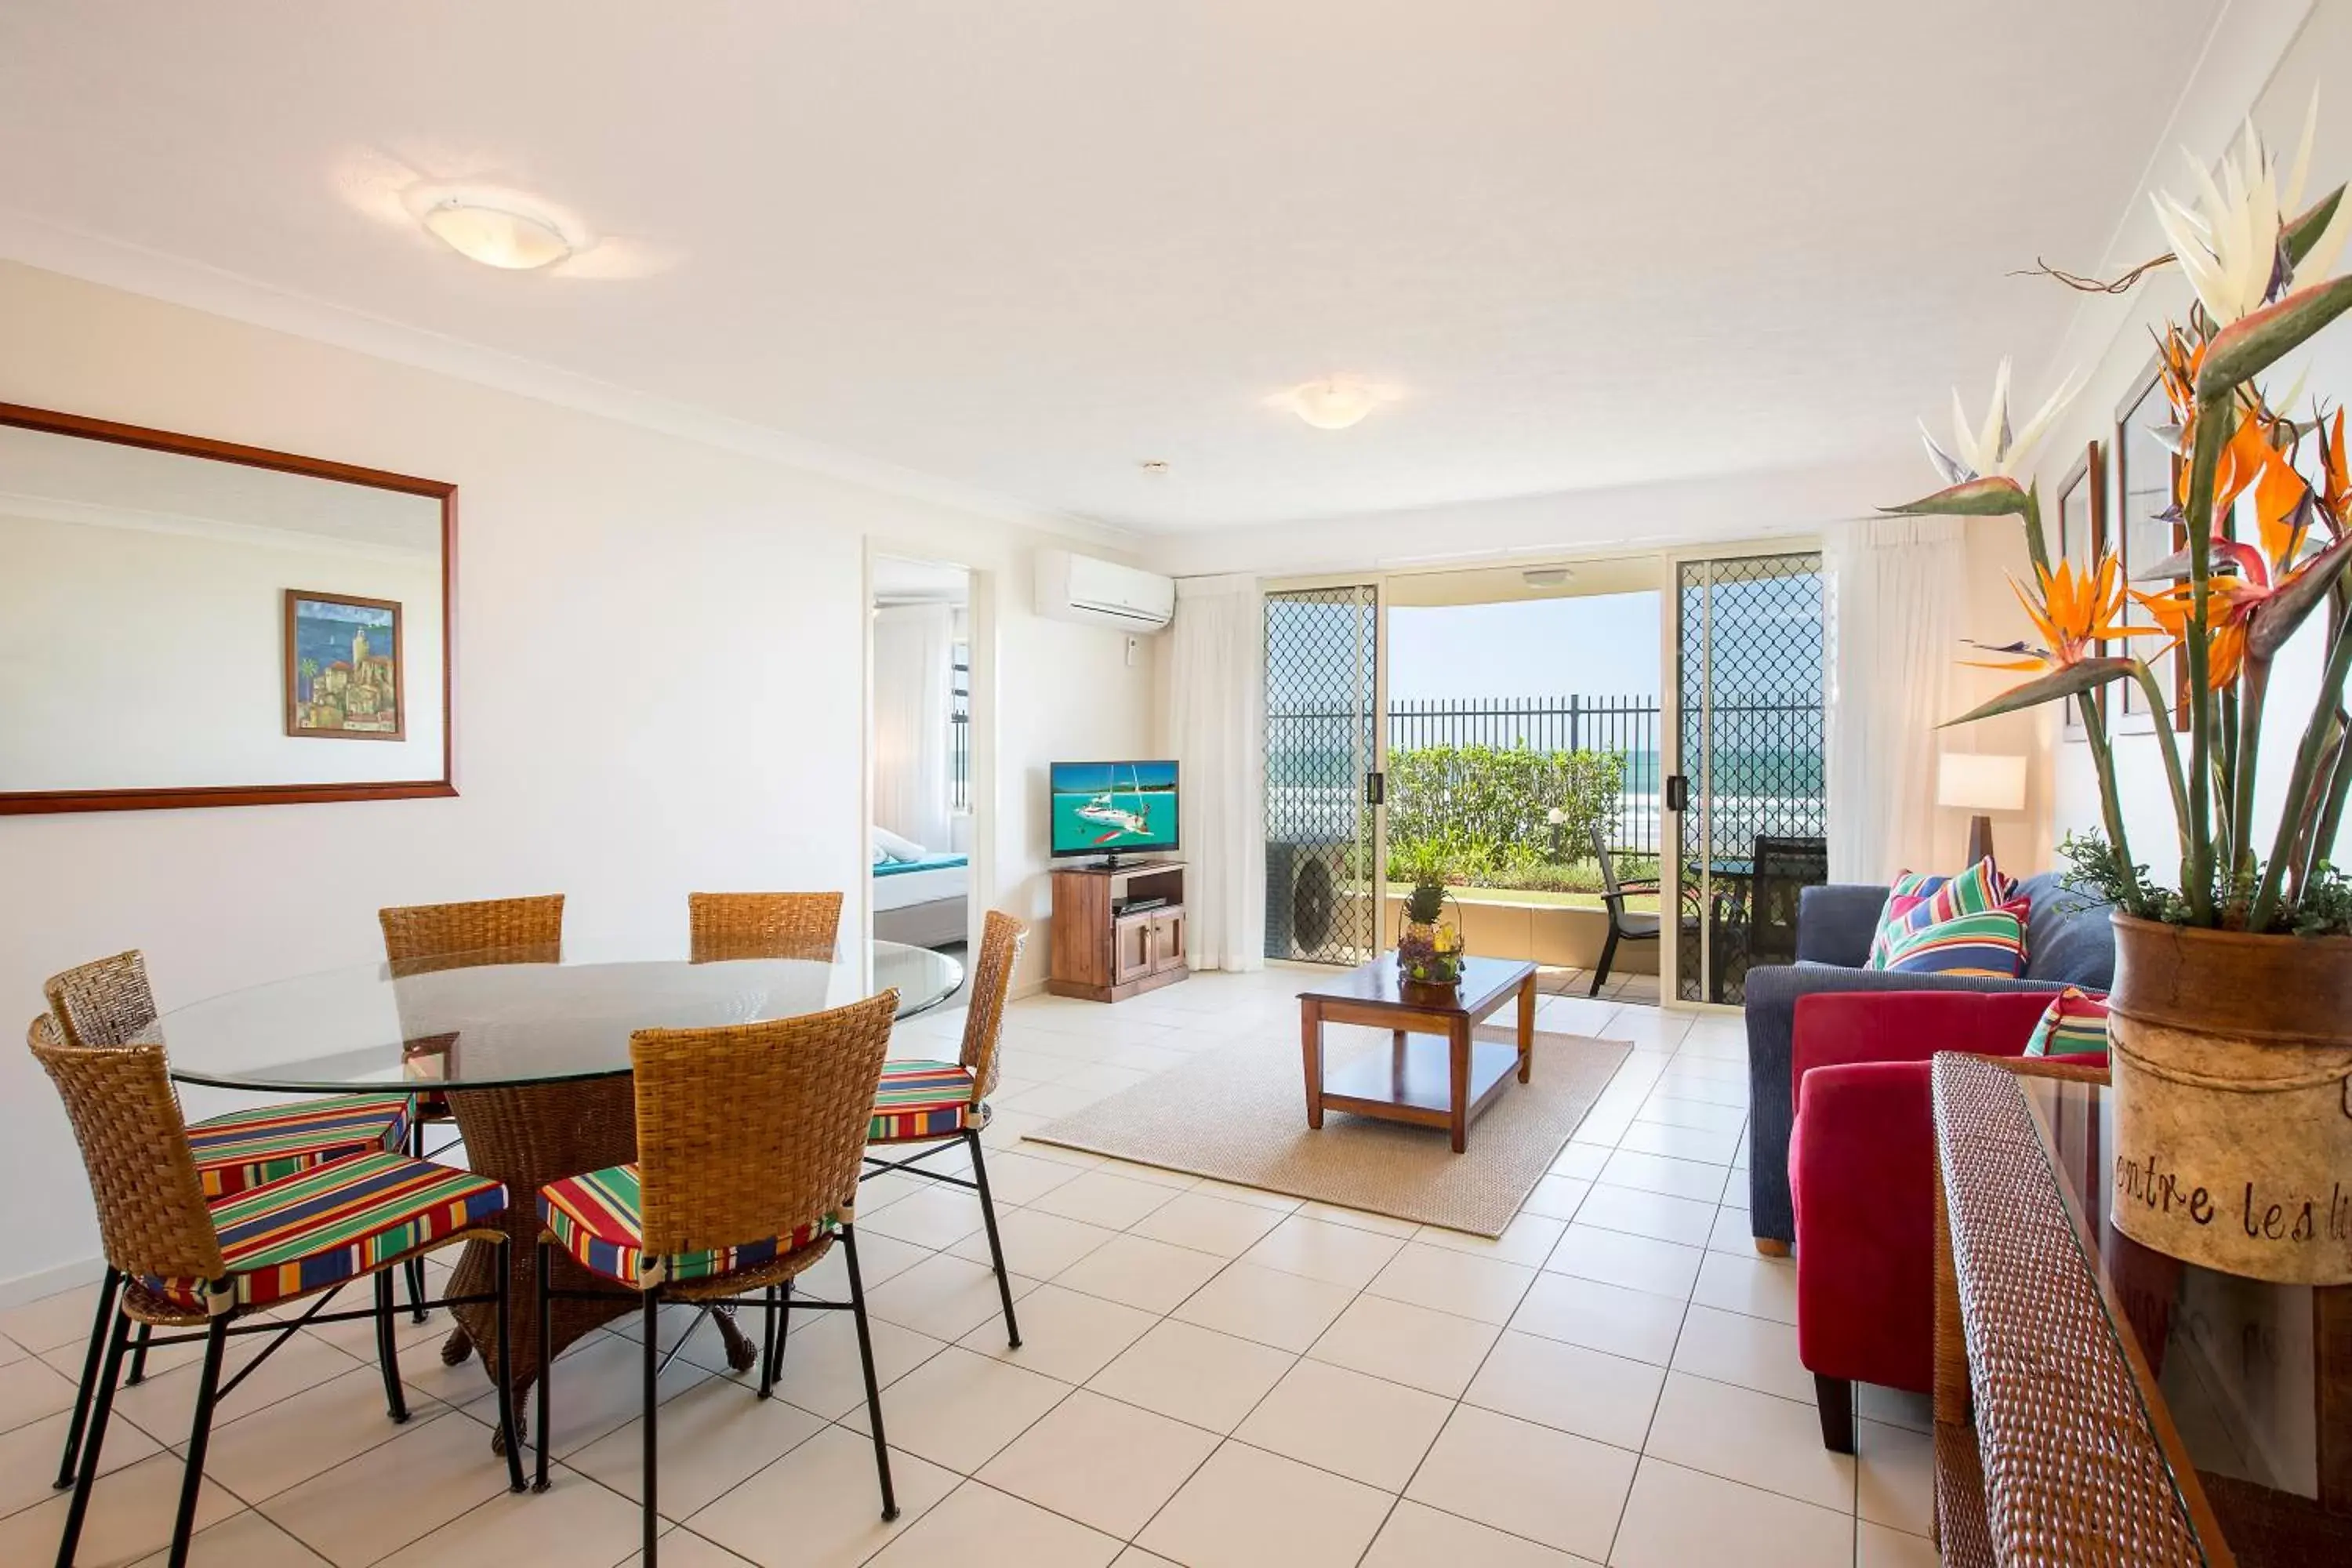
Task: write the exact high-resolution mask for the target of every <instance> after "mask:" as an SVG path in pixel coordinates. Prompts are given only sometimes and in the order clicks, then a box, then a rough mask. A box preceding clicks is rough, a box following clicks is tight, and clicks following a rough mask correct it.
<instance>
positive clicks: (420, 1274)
mask: <svg viewBox="0 0 2352 1568" xmlns="http://www.w3.org/2000/svg"><path fill="white" fill-rule="evenodd" d="M408 1157H409V1158H410V1159H412V1160H422V1159H423V1158H425V1119H424V1118H423V1117H422V1116H411V1117H410V1118H409V1119H408ZM400 1271H401V1273H402V1274H403V1275H404V1276H406V1277H407V1280H408V1317H409V1321H411V1322H416V1323H421V1322H423V1321H425V1319H426V1318H427V1317H429V1316H431V1315H432V1314H430V1313H429V1312H427V1311H426V1310H425V1259H424V1258H423V1257H422V1256H419V1257H415V1258H410V1259H409V1260H408V1261H407V1262H406V1263H404V1264H403V1265H401V1269H400Z"/></svg>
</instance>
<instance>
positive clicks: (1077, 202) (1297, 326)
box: [0, 0, 2221, 530]
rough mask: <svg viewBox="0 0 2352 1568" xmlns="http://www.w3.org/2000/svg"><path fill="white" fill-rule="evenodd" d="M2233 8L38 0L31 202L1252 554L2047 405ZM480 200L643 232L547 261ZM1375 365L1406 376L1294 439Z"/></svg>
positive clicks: (18, 126)
mask: <svg viewBox="0 0 2352 1568" xmlns="http://www.w3.org/2000/svg"><path fill="white" fill-rule="evenodd" d="M2220 9H2221V5H2220V4H2219V0H2069V3H2067V4H2063V5H2053V4H2051V3H2050V0H1974V3H1972V4H1969V5H1887V4H1885V0H1813V3H1809V4H1801V5H1756V4H1753V0H1714V3H1703V0H1685V3H1682V4H1653V5H1612V6H1601V5H1580V4H1567V3H1563V0H1455V3H1454V4H1451V5H1411V4H1402V3H1391V4H1366V3H1364V0H1280V3H1272V4H1270V3H1268V0H1219V3H1214V4H1196V5H1139V4H1106V3H1105V0H1005V3H1002V4H987V5H975V4H972V3H971V0H862V3H850V0H833V3H830V4H816V3H812V0H802V3H796V4H790V5H782V4H779V5H758V6H754V5H726V4H721V3H719V0H693V3H687V4H677V5H667V6H662V7H659V8H656V9H653V10H648V9H647V8H646V7H645V6H643V5H633V4H626V3H625V0H562V3H558V0H502V3H500V4H498V5H482V4H479V3H478V0H469V3H459V0H403V3H402V4H400V5H391V6H378V7H360V6H353V5H315V4H309V3H299V0H271V3H266V4H265V3H261V0H208V3H207V4H205V5H157V4H153V3H152V0H149V3H138V0H8V3H7V4H6V5H5V6H0V148H5V149H6V150H7V152H8V155H7V156H5V157H0V208H13V209H16V212H17V213H18V214H20V215H22V216H27V217H30V218H32V219H35V220H45V221H47V222H48V223H51V224H56V225H62V226H69V227H71V228H73V229H76V230H79V231H81V232H82V233H84V234H86V235H89V236H95V237H100V238H104V239H111V240H116V241H121V242H124V243H127V244H131V245H135V246H139V247H146V248H147V249H149V250H151V251H154V252H159V253H162V254H163V255H165V256H169V257H173V258H184V259H185V260H188V261H192V262H196V263H201V264H204V265H205V266H206V267H210V268H220V269H225V270H226V271H227V272H230V273H233V274H236V275H240V276H242V277H244V278H247V279H253V280H256V281H258V282H260V283H263V284H266V285H268V286H271V287H273V288H276V289H282V290H285V291H287V292H289V293H292V294H296V295H299V296H303V297H306V298H308V299H310V300H320V301H326V302H329V303H332V304H337V305H341V306H344V307H348V308H350V309H352V310H356V311H362V312H365V313H367V314H369V315H371V316H373V317H376V318H380V319H383V320H386V321H392V322H395V323H401V324H404V325H406V326H410V327H414V328H417V329H422V330H425V331H431V332H434V333H438V334H442V335H444V336H446V337H448V338H454V339H457V340H460V341H462V342H468V343H472V344H478V345H481V346H484V347H487V348H489V349H494V350H497V351H499V352H501V353H507V354H511V355H517V356H521V357H522V358H524V359H527V360H530V361H532V362H537V363H541V364H543V365H546V366H550V367H554V368H557V369H560V370H562V371H567V372H570V373H572V374H575V375H586V376H592V377H595V378H599V379H601V380H603V381H604V382H607V383H610V384H614V385H617V386H619V387H622V388H625V389H629V390H632V391H635V392H637V393H641V394H646V395H652V396H657V397H661V398H665V399H669V400H673V401H675V402H677V403H680V404H685V405H692V406H694V407H698V408H700V409H703V410H707V411H709V412H710V413H713V414H716V415H719V416H727V417H729V418H731V419H735V420H740V421H746V422H749V423H751V424H752V425H755V426H764V427H767V428H769V429H772V430H774V431H779V432H784V433H788V434H789V435H791V436H793V437H801V438H803V439H805V440H808V441H813V442H816V443H820V444H822V445H824V447H829V448H831V449H834V450H836V451H839V452H842V453H845V454H851V455H855V456H856V457H857V458H863V459H870V460H874V461H877V462H879V463H886V464H889V465H894V466H896V467H898V468H904V469H908V470H912V471H914V472H916V473H919V474H922V475H926V476H930V477H933V478H936V479H941V480H945V481H949V482H950V483H953V484H955V485H958V486H961V487H967V488H971V489H977V490H981V491H985V492H990V493H992V494H994V495H998V496H1002V497H1005V498H1009V499H1011V500H1016V501H1018V502H1021V503H1024V504H1027V505H1030V506H1034V507H1037V508H1042V509H1046V510H1054V511H1059V512H1066V513H1071V514H1077V515H1082V516H1087V517H1092V518H1096V519H1099V520H1102V521H1109V522H1113V523H1118V524H1123V525H1126V526H1129V527H1134V528H1139V529H1146V530H1171V529H1189V528H1203V527H1214V526H1220V525H1230V524H1234V523H1250V522H1263V521H1279V520H1285V519H1294V518H1303V517H1315V516H1332V515H1338V514H1346V513H1355V512H1362V511H1370V510H1383V509H1389V508H1400V507H1410V506H1429V505H1434V504H1444V503H1448V502H1454V501H1465V500H1475V499H1486V498H1493V497H1502V496H1515V495H1530V494H1538V493H1545V492H1551V491H1559V490H1571V489H1588V488H1591V487H1597V486H1616V485H1625V484H1638V483H1645V482H1649V481H1652V480H1656V479H1668V478H1687V477H1692V476H1698V475H1707V474H1723V473H1737V472H1743V471H1748V470H1754V469H1762V468H1773V469H1787V468H1813V467H1820V466H1823V465H1835V464H1840V463H1845V462H1863V461H1869V460H1883V459H1884V458H1885V456H1886V455H1887V453H1888V452H1889V451H1890V450H1892V449H1894V448H1895V447H1897V446H1899V445H1900V444H1903V443H1906V442H1910V441H1912V440H1914V438H1915V437H1913V435H1912V434H1911V422H1912V419H1913V416H1915V414H1916V413H1918V412H1921V411H1932V410H1935V409H1937V408H1939V407H1941V406H1942V405H1944V403H1945V402H1946V401H1947V400H1948V390H1947V389H1948V387H1949V385H1950V384H1951V383H1952V382H1953V381H1954V380H1955V379H1961V380H1964V381H1965V382H1966V383H1967V384H1969V395H1970V396H1971V397H1972V398H1980V397H1981V396H1982V387H1983V384H1986V383H1988V382H1989V381H1990V374H1991V370H1992V367H1993V364H1994V363H1995V361H1996V360H1998V358H1999V357H2000V355H2001V354H2002V353H2015V354H2017V355H2018V357H2019V363H2020V368H2021V373H2024V374H2025V378H2026V379H2027V380H2028V381H2029V383H2032V384H2028V385H2027V386H2026V387H2025V388H2024V389H2023V390H2024V391H2025V392H2026V393H2027V394H2029V395H2032V396H2034V397H2036V398H2037V399H2038V396H2039V395H2040V392H2041V390H2042V388H2041V387H2040V385H2039V384H2038V378H2037V375H2036V373H2038V372H2042V371H2044V370H2046V368H2047V367H2044V366H2042V364H2041V359H2042V355H2043V353H2044V352H2046V345H2048V344H2049V343H2051V342H2054V341H2055V340H2056V338H2057V336H2058V334H2059V331H2060V330H2061V329H2062V328H2063V325H2064V322H2065V321H2066V319H2067V314H2068V311H2069V310H2071V308H2072V303H2073V301H2072V300H2070V299H2069V298H2068V297H2067V296H2066V295H2064V294H2063V291H2061V290H2060V289H2057V288H2056V287H2055V286H2054V285H2051V284H2048V283H2044V282H2036V281H2033V280H2031V279H2017V278H2011V277H2008V276H2006V275H2005V274H2006V273H2007V272H2008V270H2009V269H2011V268H2017V267H2021V266H2026V265H2030V264H2031V263H2032V259H2033V258H2034V257H2035V256H2036V255H2037V254H2039V255H2043V256H2047V257H2048V258H2051V259H2052V260H2053V261H2055V262H2058V263H2061V264H2069V263H2071V264H2074V265H2077V266H2084V265H2091V264H2095V262H2096V261H2097V260H2098V258H2099V257H2100V254H2101V252H2102V251H2103V250H2104V249H2105V246H2106V244H2107V241H2108V239H2109V237H2110V235H2111V233H2112V232H2113V230H2114V229H2115V226H2116V221H2117V219H2118V217H2119V216H2121V212H2122V208H2123V205H2124V204H2125V202H2126V198H2127V196H2128V195H2129V193H2130V192H2131V191H2132V190H2133V188H2134V187H2135V185H2136V184H2137V180H2138V179H2139V177H2140V175H2141V174H2142V172H2143V170H2144V169H2145V167H2146V166H2147V163H2148V160H2149V158H2150V156H2151V154H2152V153H2154V152H2155V151H2156V149H2157V146H2158V141H2159V138H2160V136H2161V134H2162V132H2163V131H2164V127H2165V123H2166V121H2167V119H2168V115H2169V114H2170V112H2171V110H2172V107H2173V105H2174V103H2175V101H2176V100H2177V98H2178V97H2179V91H2180V89H2181V87H2182V85H2183V84H2184V83H2185V82H2186V81H2187V79H2188V78H2189V72H2190V69H2191V68H2192V66H2193V65H2194V63H2195V61H2196V60H2197V58H2198V56H2199V52H2200V48H2201V47H2202V46H2203V45H2204V43H2205V41H2206V38H2207V37H2208V34H2209V32H2210V30H2211V28H2212V26H2213V24H2214V20H2215V16H2216V14H2217V13H2218V11H2219V10H2220ZM425 181H488V182H494V183H499V184H507V185H511V186H515V187H519V188H521V189H524V190H528V191H530V192H532V193H535V194H536V195H539V196H541V197H542V198H544V199H546V200H548V201H550V202H552V203H554V204H557V205H560V206H562V207H563V208H566V209H569V210H570V211H571V212H572V213H575V214H576V215H578V216H579V217H580V218H581V219H582V220H583V221H584V222H585V223H586V224H587V225H588V226H590V227H591V228H592V229H593V230H594V231H596V232H597V233H598V234H600V235H602V236H605V237H607V238H606V240H605V243H604V245H603V246H601V247H599V248H598V249H596V250H594V251H592V252H590V253H589V254H588V255H587V256H586V257H583V258H580V259H579V260H578V261H575V262H574V263H572V264H569V266H570V268H571V271H570V272H569V274H568V275H564V274H555V275H551V274H506V273H496V272H492V271H489V270H487V269H485V268H478V267H476V266H473V265H471V264H469V263H467V262H464V261H461V260H458V259H457V258H455V257H454V256H452V255H451V254H450V253H448V252H447V251H446V250H444V249H442V248H441V247H439V246H438V244H437V243H436V242H434V241H432V240H429V239H427V238H425V237H424V236H423V235H422V234H421V233H419V232H418V231H417V230H415V228H414V226H412V225H410V224H408V223H407V222H406V220H405V218H404V216H403V212H402V208H401V205H400V197H401V192H402V189H403V187H404V186H405V185H408V184H414V183H418V182H425ZM1330 372H1351V373H1356V374H1363V375H1366V376H1370V377H1371V378H1374V379H1375V380H1378V381H1381V382H1383V383H1387V384H1392V385H1394V386H1395V387H1396V388H1397V389H1398V390H1399V393H1400V396H1399V398H1398V400H1397V401H1396V402H1395V403H1393V404H1392V405H1389V406H1387V407H1384V408H1382V409H1381V410H1380V411H1379V412H1377V413H1375V414H1374V415H1372V416H1371V417H1370V418H1369V419H1367V420H1366V421H1365V422H1364V423H1363V424H1361V425H1360V426H1356V427H1355V428H1353V429H1350V430H1347V431H1341V432H1327V431H1319V430H1314V429H1310V428H1308V427H1307V426H1305V425H1303V424H1301V423H1299V422H1298V421H1297V419H1296V418H1295V417H1293V416H1290V415H1288V414H1286V413H1284V412H1281V411H1280V410H1278V409H1276V408H1273V407H1270V406H1268V405H1267V402H1266V400H1267V398H1268V397H1269V395H1273V394H1275V393H1277V392H1279V391H1280V390H1281V389H1283V388H1284V387H1286V386H1288V385H1289V384H1293V383H1296V382H1298V381H1302V380H1305V379H1307V378H1309V377H1312V376H1318V375H1321V374H1327V373H1330ZM1144 458H1165V459H1167V460H1169V461H1170V462H1171V464H1172V465H1173V471H1172V472H1171V474H1170V475H1169V476H1168V477H1166V478H1164V479H1149V478H1146V477H1144V476H1143V475H1142V474H1141V473H1140V472H1139V469H1138V467H1137V465H1138V463H1139V460H1140V459H1144ZM1921 474H1922V478H1923V479H1925V477H1926V474H1927V470H1926V469H1925V468H1924V467H1923V468H1922V469H1921ZM1883 499H1885V498H1883V497H1878V496H1857V497H1855V498H1854V502H1855V505H1856V506H1857V508H1858V507H1859V506H1860V505H1861V504H1862V503H1864V502H1865V501H1868V500H1883Z"/></svg>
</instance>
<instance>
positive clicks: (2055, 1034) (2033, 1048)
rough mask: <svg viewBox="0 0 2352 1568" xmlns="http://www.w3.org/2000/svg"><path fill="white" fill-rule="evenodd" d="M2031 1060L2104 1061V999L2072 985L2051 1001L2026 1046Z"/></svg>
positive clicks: (2105, 1034) (2105, 1021) (2105, 1022)
mask: <svg viewBox="0 0 2352 1568" xmlns="http://www.w3.org/2000/svg"><path fill="white" fill-rule="evenodd" d="M2025 1054H2026V1055H2027V1056H2029V1057H2104V1056H2105V1055H2106V1054H2107V1004H2106V1001H2105V998H2103V997H2098V996H2094V995H2092V994H2090V993H2089V992H2087V991H2084V990H2081V989H2079V988H2078V987H2075V986H2073V985H2069V986H2068V987H2066V989H2065V990H2063V991H2061V992H2060V993H2058V994H2057V995H2056V996H2055V997H2054V998H2053V999H2052V1001H2051V1003H2050V1005H2049V1007H2048V1008H2046V1009H2045V1010H2044V1011H2043V1012H2042V1021H2041V1022H2040V1023H2038V1024H2036V1025H2034V1026H2033V1035H2032V1038H2030V1039H2028V1040H2027V1041H2026V1042H2025Z"/></svg>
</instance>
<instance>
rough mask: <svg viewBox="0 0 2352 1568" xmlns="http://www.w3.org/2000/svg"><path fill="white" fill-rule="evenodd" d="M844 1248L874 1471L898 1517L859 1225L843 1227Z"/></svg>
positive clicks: (886, 1515)
mask: <svg viewBox="0 0 2352 1568" xmlns="http://www.w3.org/2000/svg"><path fill="white" fill-rule="evenodd" d="M841 1251H842V1256H843V1257H844V1258H845V1259H846V1260H847V1262H848V1266H849V1315H850V1317H851V1318H852V1319H853V1320H855V1321H856V1324H857V1360H858V1364H859V1366H860V1367H861V1369H862V1370H863V1371H864V1372H865V1373H866V1425H868V1426H872V1427H873V1428H874V1470H875V1473H876V1474H877V1475H878V1476H879V1477H880V1478H881V1479H882V1518H883V1520H884V1521H886V1522H887V1521H890V1520H894V1519H896V1518H898V1492H897V1491H896V1490H894V1489H892V1487H891V1485H890V1445H889V1442H888V1441H887V1439H886V1438H884V1436H882V1385H881V1384H879V1383H877V1382H876V1381H875V1377H874V1336H873V1333H872V1331H869V1330H868V1329H867V1328H866V1280H865V1279H864V1277H863V1276H861V1275H860V1274H859V1273H858V1271H857V1227H856V1226H848V1225H845V1226H842V1227H841Z"/></svg>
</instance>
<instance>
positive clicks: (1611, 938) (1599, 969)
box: [1585, 924, 1617, 996]
mask: <svg viewBox="0 0 2352 1568" xmlns="http://www.w3.org/2000/svg"><path fill="white" fill-rule="evenodd" d="M1616 956H1617V929H1616V927H1615V926H1614V925H1613V924H1612V926H1611V927H1610V930H1609V935H1608V936H1607V938H1605V939H1604V940H1603V941H1602V942H1601V962H1600V963H1596V964H1594V965H1593V966H1592V989H1591V990H1590V991H1587V992H1586V993H1585V994H1586V995H1587V996H1598V995H1600V994H1601V983H1602V982H1603V981H1605V980H1607V979H1608V978H1609V962H1610V960H1612V959H1613V958H1615V957H1616Z"/></svg>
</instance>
